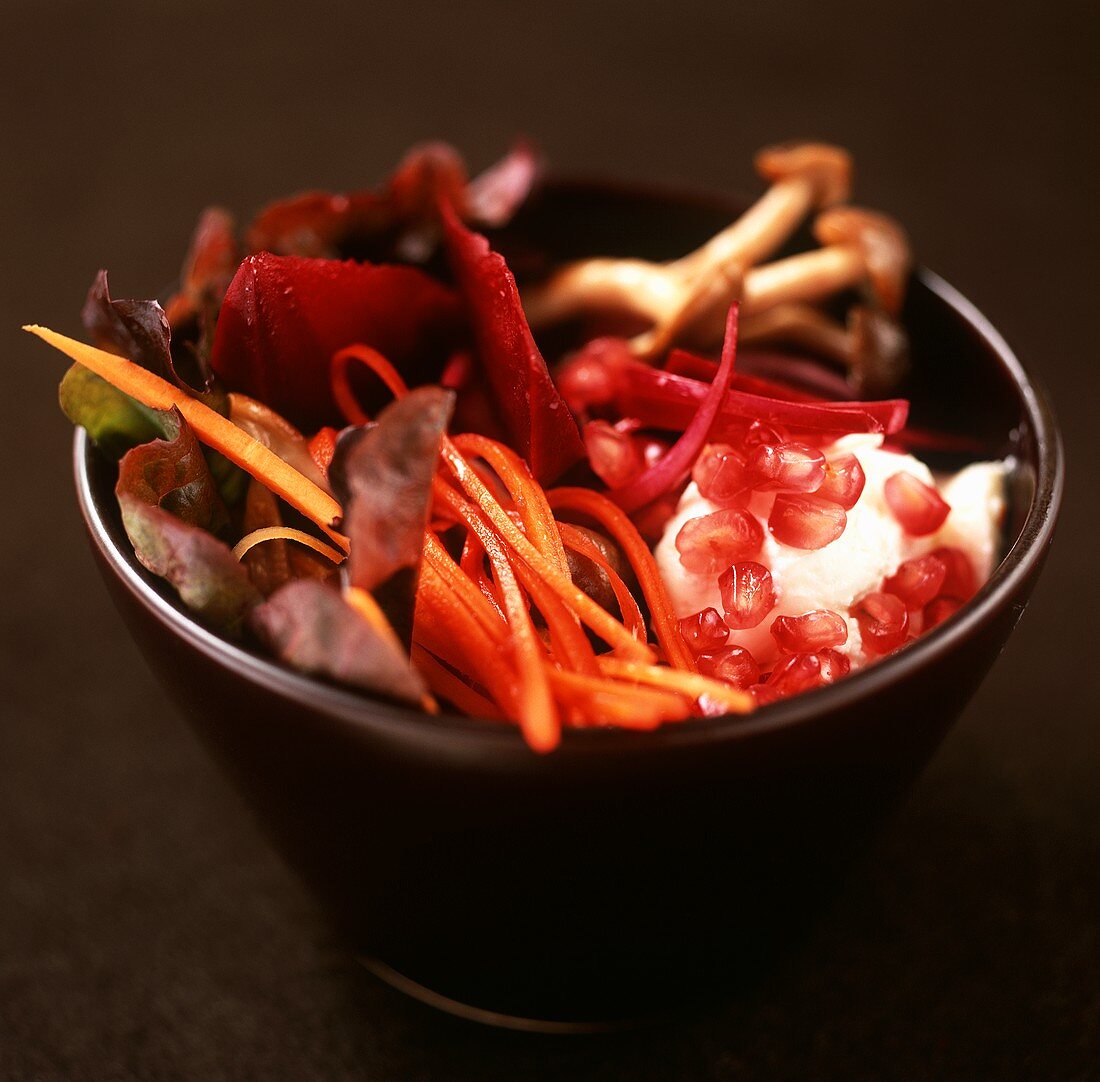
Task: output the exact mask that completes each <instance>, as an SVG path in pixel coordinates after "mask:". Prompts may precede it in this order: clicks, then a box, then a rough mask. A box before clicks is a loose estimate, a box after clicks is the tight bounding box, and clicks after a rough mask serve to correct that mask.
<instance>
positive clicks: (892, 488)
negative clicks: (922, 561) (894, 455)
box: [882, 470, 951, 537]
mask: <svg viewBox="0 0 1100 1082" xmlns="http://www.w3.org/2000/svg"><path fill="white" fill-rule="evenodd" d="M882 492H883V495H884V496H885V497H886V502H887V504H888V505H889V507H890V510H891V511H892V512H893V513H894V518H896V519H897V520H898V522H900V523H901V528H902V529H903V530H904V531H905V532H906V533H909V534H913V535H914V536H915V537H924V536H925V535H926V534H930V533H935V532H936V531H937V530H938V529H939V528H940V527H941V526H942V525H943V523H944V519H946V518H947V516H948V514H949V512H950V511H951V506H950V504H948V503H947V501H946V500H944V498H943V497H942V496H941V495H940V494H939V493H938V492H937V491H936V490H935V489H934V488H933V487H932V486H931V485H926V484H925V483H924V482H923V481H922V480H921V479H920V478H919V477H914V476H913V475H912V474H911V473H906V472H905V471H904V470H902V471H900V472H898V473H895V474H892V475H891V476H890V477H888V478H886V484H885V485H884V486H883V489H882Z"/></svg>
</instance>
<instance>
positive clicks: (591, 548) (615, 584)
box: [558, 522, 646, 642]
mask: <svg viewBox="0 0 1100 1082" xmlns="http://www.w3.org/2000/svg"><path fill="white" fill-rule="evenodd" d="M558 530H559V532H560V534H561V539H562V541H563V542H564V544H565V547H566V548H569V549H572V550H573V551H574V552H577V553H579V554H580V555H581V556H584V557H585V558H586V559H589V560H591V561H592V562H593V563H594V564H595V565H596V566H597V567H598V568H599V569H600V570H601V571H602V572H603V573H604V574H605V575H606V576H607V581H608V582H609V583H611V590H612V592H613V593H614V594H615V600H616V601H617V602H618V603H619V611H620V613H621V614H622V618H623V623H624V624H625V625H626V626H627V628H628V629H629V630H630V632H631V633H632V634H633V635H634V636H635V638H638V639H640V640H641V641H642V642H645V641H646V626H645V617H644V616H642V610H641V609H640V608H638V602H637V601H635V600H634V595H633V594H632V593H631V592H630V587H629V586H627V584H626V583H625V582H623V580H622V577H621V576H620V575H619V573H618V572H617V571H616V570H615V569H614V568H613V567H612V566H611V564H610V563H608V561H607V557H606V556H605V555H604V554H603V551H602V550H601V549H600V546H599V545H597V544H596V542H595V541H593V540H592V538H591V537H589V536H588V534H586V533H585V532H584V531H583V530H581V529H579V528H578V527H576V526H574V525H572V524H571V523H569V522H559V523H558Z"/></svg>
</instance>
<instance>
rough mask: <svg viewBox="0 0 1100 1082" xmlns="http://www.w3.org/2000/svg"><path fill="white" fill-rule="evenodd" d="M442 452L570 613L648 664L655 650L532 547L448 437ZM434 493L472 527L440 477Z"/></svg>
mask: <svg viewBox="0 0 1100 1082" xmlns="http://www.w3.org/2000/svg"><path fill="white" fill-rule="evenodd" d="M442 453H443V456H444V459H445V460H446V462H447V464H448V466H449V467H450V469H451V471H452V473H453V474H454V476H455V478H456V479H457V480H458V483H459V485H461V487H462V488H463V490H464V491H465V492H466V494H467V495H468V496H469V497H470V498H471V499H472V500H473V502H474V503H475V504H477V506H478V508H479V509H480V510H481V511H482V512H484V514H485V516H486V518H487V519H488V520H489V523H490V524H491V525H492V526H493V527H494V528H495V530H496V531H497V533H498V534H499V536H500V537H501V538H502V540H503V541H505V542H506V543H507V544H508V545H509V547H511V548H512V549H513V550H514V551H515V552H516V553H517V555H518V556H519V557H520V559H521V560H523V561H524V563H526V564H527V566H528V567H529V568H530V569H531V570H532V571H533V572H534V573H535V574H538V575H540V576H541V577H542V578H543V579H545V580H546V583H547V585H549V586H550V587H551V588H552V589H553V590H554V592H555V593H557V594H558V596H559V597H560V598H561V599H562V600H563V601H564V602H565V604H566V605H567V606H568V608H569V609H570V610H571V611H573V612H574V613H575V614H576V615H577V616H579V617H580V619H581V620H582V622H583V623H585V624H586V625H587V626H588V627H590V628H591V629H592V630H593V631H594V632H595V633H596V634H597V635H599V636H600V638H602V639H603V640H604V641H605V642H606V643H608V645H610V646H611V647H613V648H614V649H617V650H621V651H622V652H623V655H624V656H625V657H629V658H632V659H634V660H637V661H647V662H649V661H653V660H654V654H653V651H652V650H651V649H650V648H649V646H647V645H646V644H645V643H639V642H638V640H637V639H635V638H634V636H633V635H632V634H631V633H630V632H629V631H628V630H627V628H625V627H624V626H623V625H622V624H621V623H619V622H618V621H617V620H616V619H615V618H614V617H613V616H612V615H611V614H610V613H609V612H607V611H606V610H605V609H602V608H600V606H599V605H597V604H596V603H595V602H594V601H593V600H592V599H591V598H590V597H589V596H588V595H587V594H586V593H585V592H584V591H583V590H581V589H580V588H579V587H577V586H576V585H575V584H574V582H573V580H572V579H571V578H570V577H569V575H568V574H567V573H565V572H563V571H561V570H560V569H559V568H558V566H557V565H556V564H555V563H552V562H551V561H550V560H548V559H547V558H546V557H545V556H543V555H542V553H540V552H539V551H538V549H536V548H535V546H534V545H532V544H531V542H530V541H529V540H528V538H527V536H526V535H525V534H524V533H523V531H522V530H521V529H520V528H519V527H518V526H517V525H516V524H515V523H514V522H513V521H512V520H511V518H509V516H508V514H507V512H506V511H505V510H504V509H503V508H502V507H501V506H500V504H499V503H497V501H496V500H495V499H493V496H492V494H491V493H490V492H489V490H488V489H487V488H486V487H485V484H484V483H483V482H482V480H481V479H480V478H479V477H478V475H477V474H476V472H475V471H474V470H473V469H472V468H471V466H470V464H469V463H468V462H467V461H466V460H465V459H464V458H463V457H462V455H461V453H460V452H459V451H458V449H457V448H456V447H455V446H454V444H453V443H451V441H450V440H449V439H447V438H446V437H444V439H443V451H442ZM433 491H434V492H435V494H436V496H437V497H438V498H439V499H440V500H442V501H443V502H444V503H445V504H447V505H448V506H451V507H452V508H453V509H454V510H455V511H457V512H458V514H459V515H460V517H462V518H463V521H466V522H467V525H470V522H469V521H468V517H469V516H468V512H467V510H466V508H465V507H463V506H462V501H461V499H456V494H455V493H454V491H453V490H452V489H450V488H449V486H447V485H446V484H443V483H441V482H440V479H439V478H438V477H437V478H436V481H435V484H434V487H433ZM685 649H686V648H685Z"/></svg>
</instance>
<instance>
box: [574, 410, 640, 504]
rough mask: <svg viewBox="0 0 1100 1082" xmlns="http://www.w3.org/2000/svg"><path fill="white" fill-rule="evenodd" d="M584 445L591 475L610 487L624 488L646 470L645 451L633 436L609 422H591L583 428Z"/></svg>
mask: <svg viewBox="0 0 1100 1082" xmlns="http://www.w3.org/2000/svg"><path fill="white" fill-rule="evenodd" d="M584 446H585V448H586V450H587V451H588V461H589V462H590V463H591V465H592V472H593V473H594V474H595V475H596V476H597V477H598V478H599V479H600V480H601V481H603V483H604V484H605V485H608V486H610V487H611V488H621V487H622V486H623V485H625V484H627V483H629V482H630V481H633V480H634V478H635V477H637V476H638V474H640V473H641V472H642V470H644V469H645V467H646V461H645V458H644V457H643V455H642V449H641V447H639V446H638V443H637V441H636V440H635V439H634V437H633V436H630V435H628V434H627V433H625V432H620V431H619V430H618V429H617V428H615V427H614V425H610V424H608V423H607V421H589V422H588V424H586V425H585V426H584Z"/></svg>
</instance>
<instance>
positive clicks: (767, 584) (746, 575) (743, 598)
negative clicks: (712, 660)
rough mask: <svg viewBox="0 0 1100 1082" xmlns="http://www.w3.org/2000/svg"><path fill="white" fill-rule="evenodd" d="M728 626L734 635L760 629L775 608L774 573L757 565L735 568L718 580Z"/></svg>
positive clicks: (734, 566)
mask: <svg viewBox="0 0 1100 1082" xmlns="http://www.w3.org/2000/svg"><path fill="white" fill-rule="evenodd" d="M718 588H719V589H720V590H721V591H722V605H723V606H724V607H725V610H726V624H727V625H728V626H729V627H732V628H733V629H734V630H735V631H746V630H748V629H749V628H750V627H758V626H759V625H760V623H761V622H762V621H763V619H764V617H765V616H767V615H768V613H769V612H771V611H772V609H774V608H775V586H774V585H773V583H772V573H771V572H770V571H769V570H768V569H767V568H766V567H765V566H764V565H763V564H758V563H752V562H749V563H743V564H734V565H733V566H732V567H731V568H729V570H727V571H725V572H723V573H722V574H721V575H720V576H719V578H718Z"/></svg>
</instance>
